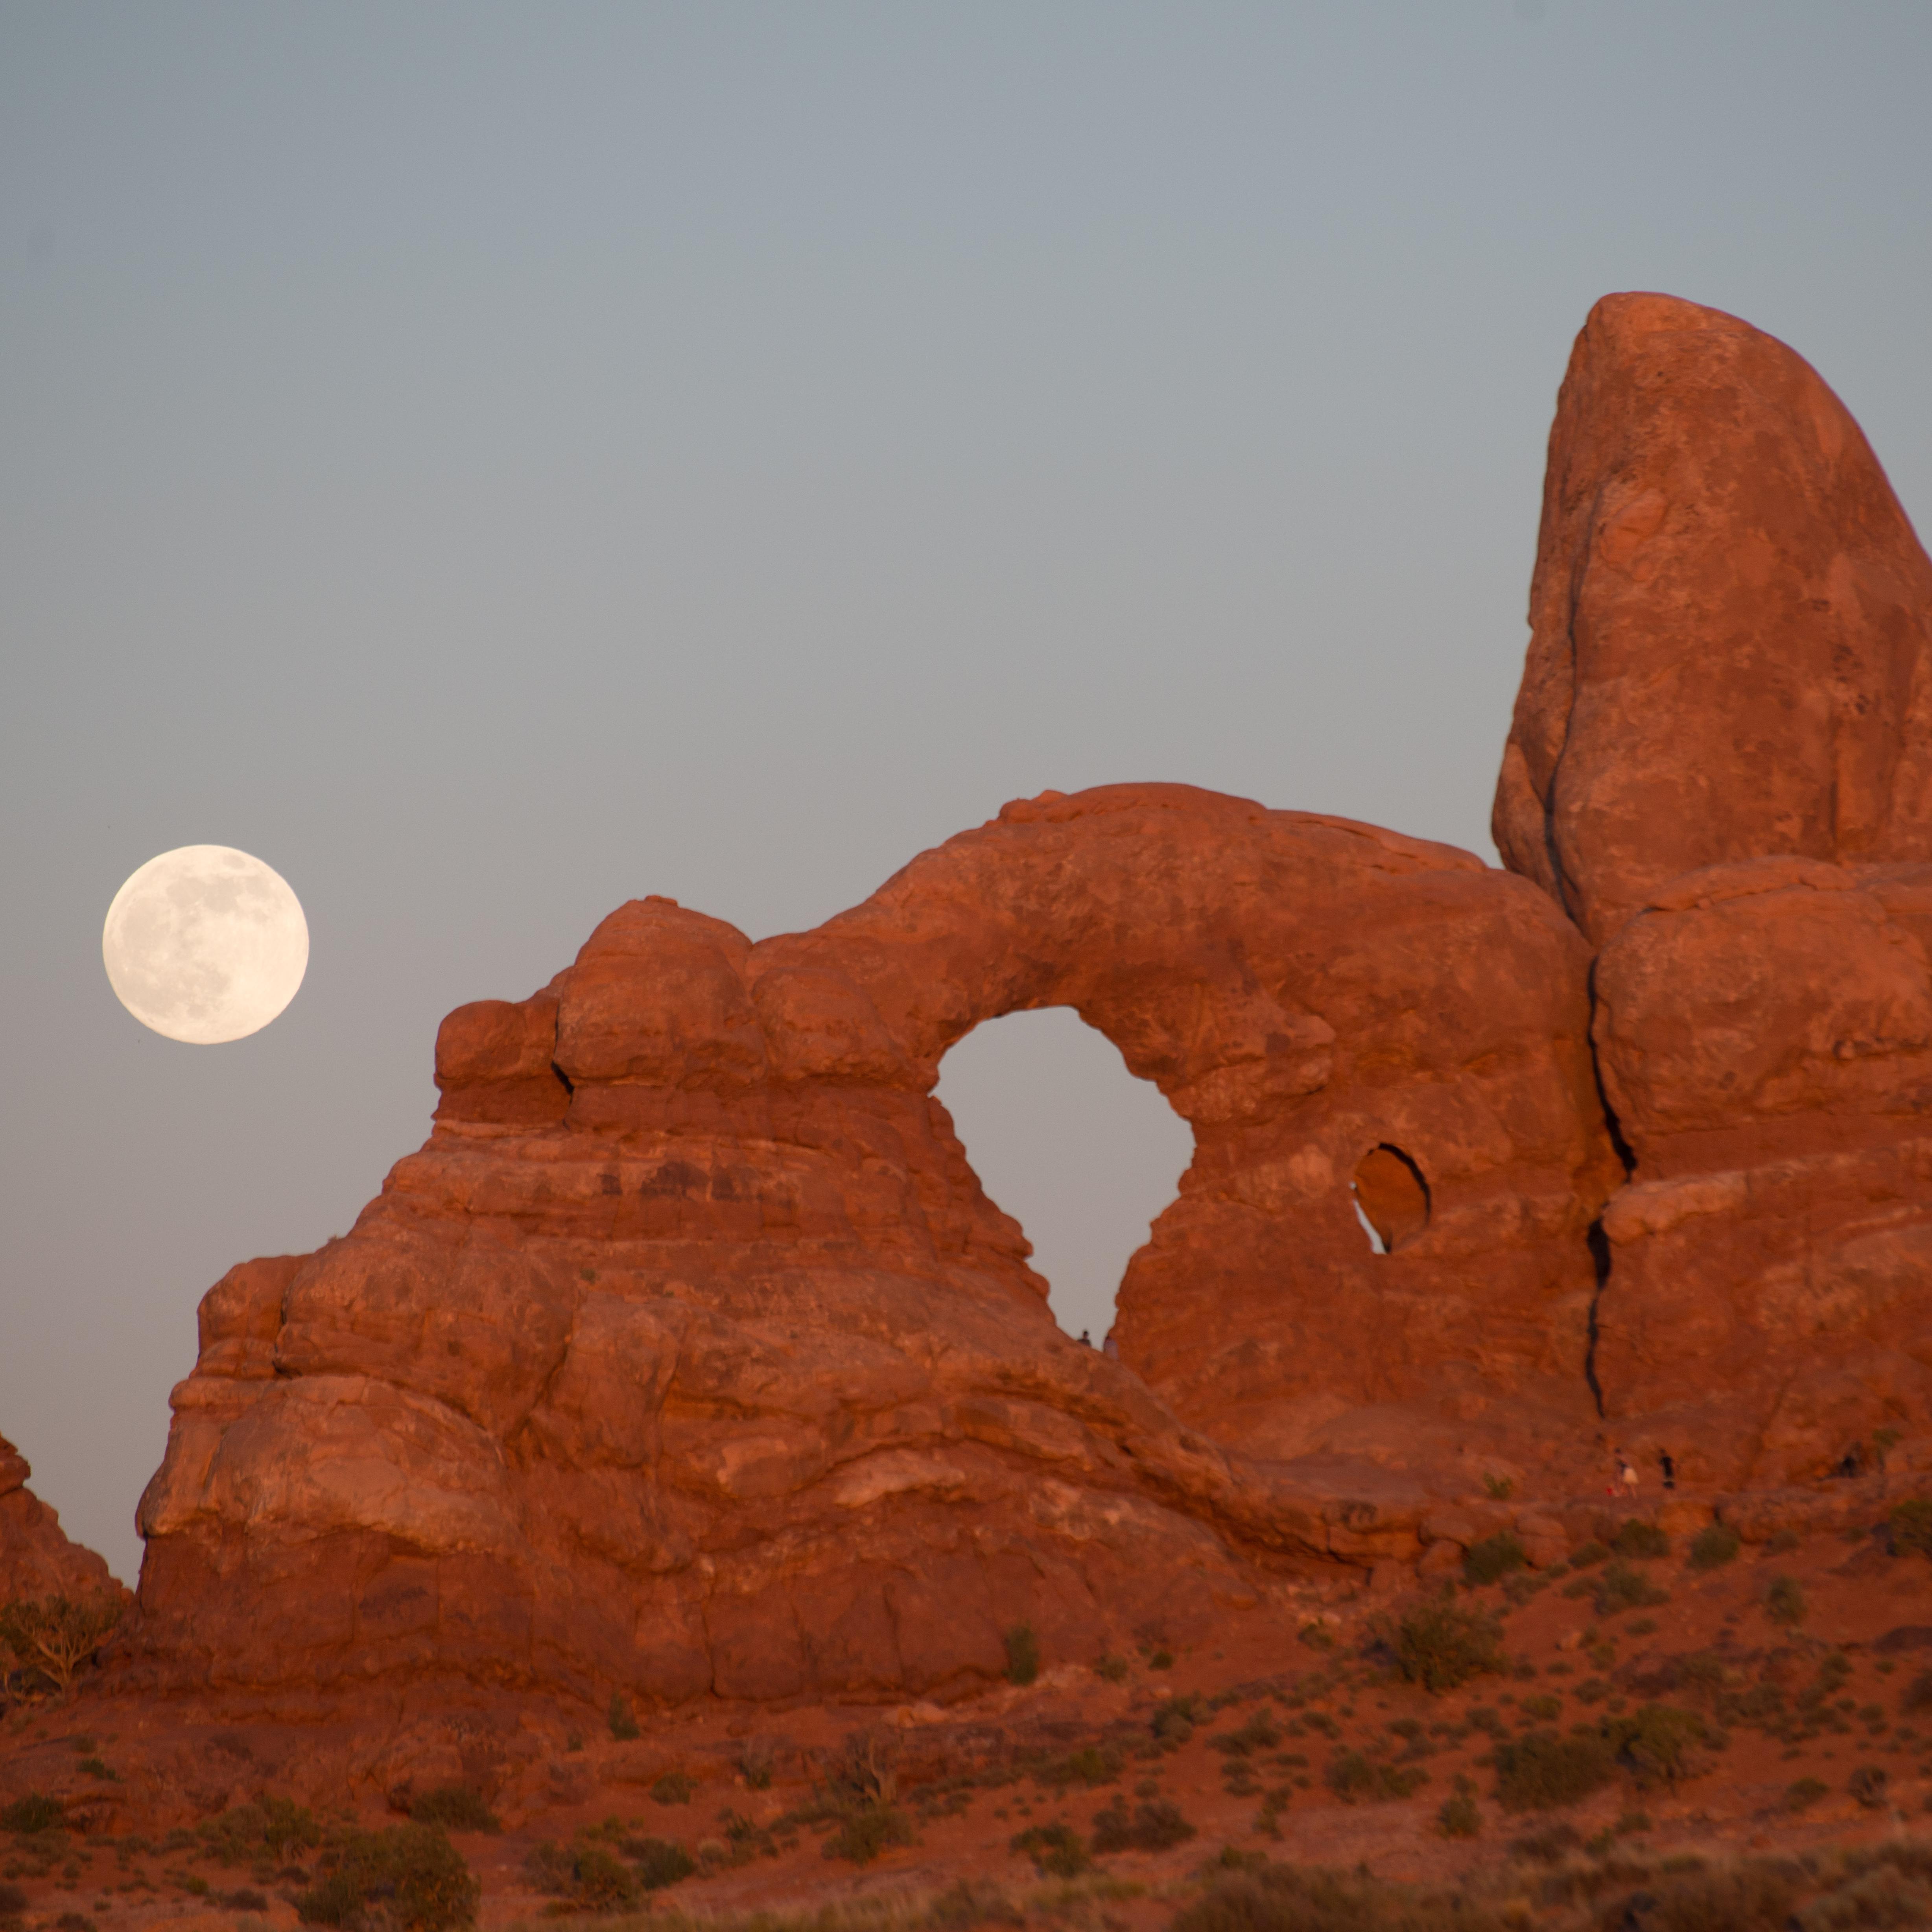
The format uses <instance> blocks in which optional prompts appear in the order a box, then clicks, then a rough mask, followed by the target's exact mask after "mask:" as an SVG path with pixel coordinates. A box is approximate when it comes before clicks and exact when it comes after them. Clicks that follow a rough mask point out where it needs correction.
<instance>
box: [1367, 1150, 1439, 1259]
mask: <svg viewBox="0 0 1932 1932" xmlns="http://www.w3.org/2000/svg"><path fill="white" fill-rule="evenodd" d="M1349 1185H1350V1187H1351V1190H1352V1192H1353V1193H1354V1195H1355V1218H1356V1219H1357V1220H1358V1221H1360V1222H1361V1224H1362V1226H1363V1227H1364V1228H1365V1229H1367V1231H1368V1235H1369V1242H1370V1246H1371V1247H1373V1248H1374V1250H1375V1251H1376V1253H1377V1254H1379V1255H1392V1254H1394V1253H1395V1251H1396V1250H1397V1249H1398V1248H1400V1247H1404V1246H1406V1244H1408V1243H1409V1242H1411V1241H1414V1240H1415V1238H1416V1236H1417V1235H1419V1234H1421V1232H1422V1231H1423V1230H1424V1229H1425V1228H1427V1226H1429V1210H1430V1195H1429V1183H1428V1181H1427V1179H1426V1178H1424V1174H1423V1172H1422V1169H1421V1168H1420V1167H1419V1166H1417V1164H1416V1162H1415V1157H1413V1156H1412V1155H1411V1154H1406V1153H1404V1152H1403V1150H1402V1149H1401V1148H1399V1147H1396V1146H1394V1145H1391V1143H1390V1142H1387V1141H1384V1142H1382V1143H1381V1145H1379V1146H1376V1147H1372V1148H1370V1150H1369V1151H1368V1152H1367V1154H1364V1155H1363V1157H1361V1160H1360V1161H1358V1163H1356V1166H1355V1179H1354V1180H1353V1181H1352V1182H1351V1183H1350V1184H1349Z"/></svg>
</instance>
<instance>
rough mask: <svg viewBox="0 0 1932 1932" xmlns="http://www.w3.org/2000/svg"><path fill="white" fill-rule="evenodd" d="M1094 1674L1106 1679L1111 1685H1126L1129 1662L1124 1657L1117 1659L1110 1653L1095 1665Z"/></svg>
mask: <svg viewBox="0 0 1932 1932" xmlns="http://www.w3.org/2000/svg"><path fill="white" fill-rule="evenodd" d="M1094 1676H1097V1677H1100V1678H1103V1679H1106V1682H1108V1683H1109V1684H1120V1683H1124V1682H1126V1679H1127V1659H1126V1658H1124V1657H1115V1656H1114V1655H1112V1653H1111V1652H1110V1653H1109V1655H1106V1656H1105V1657H1103V1658H1100V1659H1099V1660H1098V1661H1097V1662H1096V1663H1095V1664H1094Z"/></svg>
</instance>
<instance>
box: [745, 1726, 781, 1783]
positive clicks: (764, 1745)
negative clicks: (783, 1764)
mask: <svg viewBox="0 0 1932 1932" xmlns="http://www.w3.org/2000/svg"><path fill="white" fill-rule="evenodd" d="M777 1758H778V1754H777V1752H776V1751H774V1750H773V1749H772V1743H771V1740H770V1739H769V1738H747V1739H745V1742H743V1743H742V1745H739V1747H738V1772H739V1775H740V1776H741V1777H742V1778H743V1779H744V1781H745V1789H746V1790H750V1791H769V1790H770V1789H771V1788H772V1772H773V1771H774V1770H775V1769H776V1768H777Z"/></svg>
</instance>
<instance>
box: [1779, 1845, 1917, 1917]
mask: <svg viewBox="0 0 1932 1932" xmlns="http://www.w3.org/2000/svg"><path fill="white" fill-rule="evenodd" d="M1848 1862H1849V1863H1851V1864H1852V1870H1851V1871H1850V1872H1849V1873H1848V1874H1847V1875H1846V1877H1845V1878H1844V1879H1843V1880H1842V1881H1841V1882H1840V1883H1839V1884H1838V1885H1835V1886H1834V1887H1833V1888H1832V1889H1831V1890H1830V1891H1828V1892H1826V1893H1825V1894H1823V1895H1822V1896H1821V1897H1817V1898H1814V1899H1813V1900H1811V1903H1809V1904H1808V1905H1806V1906H1804V1907H1803V1908H1802V1909H1800V1910H1799V1911H1798V1912H1794V1913H1793V1915H1792V1918H1791V1923H1792V1924H1793V1927H1796V1928H1798V1932H1867V1927H1893V1926H1899V1927H1903V1926H1922V1925H1932V1888H1928V1887H1927V1885H1926V1883H1925V1882H1924V1878H1923V1876H1921V1875H1919V1874H1917V1873H1911V1872H1908V1871H1905V1870H1900V1868H1899V1867H1897V1865H1895V1864H1891V1863H1889V1862H1886V1863H1882V1864H1880V1863H1872V1864H1865V1863H1864V1861H1863V1860H1862V1859H1854V1860H1852V1861H1848Z"/></svg>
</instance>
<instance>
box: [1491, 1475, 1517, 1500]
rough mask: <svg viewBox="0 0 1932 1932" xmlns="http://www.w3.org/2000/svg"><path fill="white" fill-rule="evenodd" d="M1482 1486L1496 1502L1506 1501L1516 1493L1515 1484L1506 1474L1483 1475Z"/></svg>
mask: <svg viewBox="0 0 1932 1932" xmlns="http://www.w3.org/2000/svg"><path fill="white" fill-rule="evenodd" d="M1483 1487H1484V1489H1485V1490H1487V1491H1488V1492H1489V1494H1490V1499H1491V1500H1492V1501H1493V1502H1499V1503H1506V1502H1508V1501H1509V1499H1510V1498H1511V1496H1514V1495H1515V1494H1516V1484H1515V1483H1514V1481H1512V1480H1511V1478H1509V1477H1508V1476H1498V1475H1488V1476H1485V1477H1484V1478H1483Z"/></svg>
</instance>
